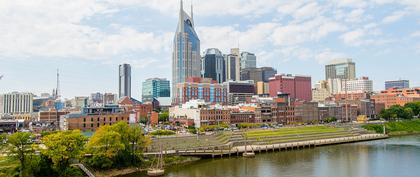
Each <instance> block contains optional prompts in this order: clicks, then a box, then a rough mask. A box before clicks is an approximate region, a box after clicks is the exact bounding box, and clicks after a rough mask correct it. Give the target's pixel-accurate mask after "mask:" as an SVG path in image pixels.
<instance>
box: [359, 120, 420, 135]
mask: <svg viewBox="0 0 420 177" xmlns="http://www.w3.org/2000/svg"><path fill="white" fill-rule="evenodd" d="M362 127H363V128H365V129H367V130H371V131H375V132H376V133H383V125H382V124H366V125H363V126H362ZM385 129H386V131H387V133H388V134H390V135H402V134H413V133H420V120H418V119H417V120H408V121H401V122H387V123H385Z"/></svg>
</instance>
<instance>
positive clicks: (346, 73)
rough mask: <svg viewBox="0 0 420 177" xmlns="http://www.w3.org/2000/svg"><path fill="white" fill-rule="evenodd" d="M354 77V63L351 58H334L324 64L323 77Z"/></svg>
mask: <svg viewBox="0 0 420 177" xmlns="http://www.w3.org/2000/svg"><path fill="white" fill-rule="evenodd" d="M336 78H340V79H349V80H351V79H355V78H356V64H355V63H354V62H353V61H352V60H351V59H336V60H334V61H332V62H330V63H329V64H327V65H325V79H326V80H328V79H336Z"/></svg>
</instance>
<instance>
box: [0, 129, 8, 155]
mask: <svg viewBox="0 0 420 177" xmlns="http://www.w3.org/2000/svg"><path fill="white" fill-rule="evenodd" d="M6 140H7V134H5V133H2V134H0V152H1V151H2V150H3V148H4V146H6V144H7V143H6Z"/></svg>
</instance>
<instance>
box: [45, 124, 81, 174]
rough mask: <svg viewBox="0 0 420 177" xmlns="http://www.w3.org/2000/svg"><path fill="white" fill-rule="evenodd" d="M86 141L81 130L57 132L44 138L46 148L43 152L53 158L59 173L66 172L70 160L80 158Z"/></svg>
mask: <svg viewBox="0 0 420 177" xmlns="http://www.w3.org/2000/svg"><path fill="white" fill-rule="evenodd" d="M85 141H86V137H84V136H83V135H82V134H81V133H80V131H79V130H73V131H62V132H56V133H53V134H49V135H46V136H45V137H43V138H42V142H43V144H44V145H45V147H46V149H43V150H42V151H41V153H42V154H43V155H45V156H46V157H48V158H50V159H51V160H52V162H53V164H54V167H55V168H57V170H58V172H59V173H60V172H65V171H66V170H65V169H66V168H68V167H69V165H70V161H69V160H71V159H79V158H80V156H81V153H82V151H83V148H84V145H85Z"/></svg>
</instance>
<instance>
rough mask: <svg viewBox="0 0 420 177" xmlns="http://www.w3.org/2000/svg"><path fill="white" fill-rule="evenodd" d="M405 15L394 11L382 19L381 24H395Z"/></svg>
mask: <svg viewBox="0 0 420 177" xmlns="http://www.w3.org/2000/svg"><path fill="white" fill-rule="evenodd" d="M405 15H406V12H404V11H395V12H393V13H392V14H391V15H389V16H386V17H385V18H383V19H382V23H384V24H389V23H393V22H396V21H398V20H399V19H401V18H402V17H404V16H405Z"/></svg>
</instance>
